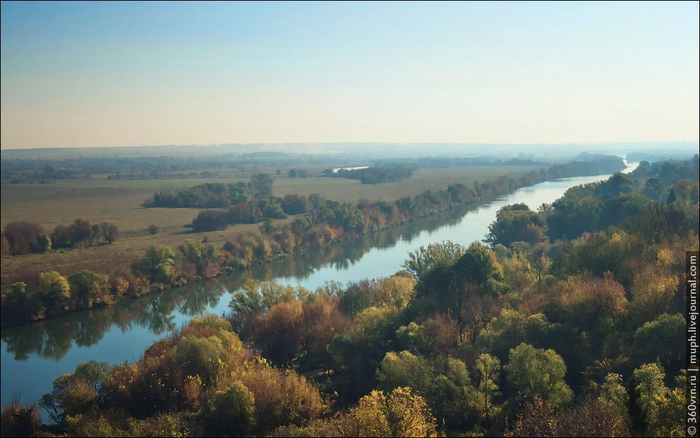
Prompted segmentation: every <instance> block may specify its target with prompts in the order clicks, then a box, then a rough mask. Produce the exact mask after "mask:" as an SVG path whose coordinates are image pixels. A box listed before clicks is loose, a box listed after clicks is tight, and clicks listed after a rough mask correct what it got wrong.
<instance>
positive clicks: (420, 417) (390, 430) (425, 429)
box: [348, 388, 436, 437]
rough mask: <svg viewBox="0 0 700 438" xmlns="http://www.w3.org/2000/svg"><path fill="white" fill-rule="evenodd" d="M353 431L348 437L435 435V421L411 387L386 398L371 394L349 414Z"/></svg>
mask: <svg viewBox="0 0 700 438" xmlns="http://www.w3.org/2000/svg"><path fill="white" fill-rule="evenodd" d="M348 417H349V418H350V421H351V424H352V425H353V426H354V431H353V432H352V433H351V434H350V436H360V437H367V436H376V437H401V436H405V437H427V436H435V434H436V423H435V418H434V417H433V416H432V414H431V413H430V408H429V407H428V404H427V403H426V402H425V400H424V399H423V398H422V397H420V396H418V395H414V394H412V393H411V389H410V388H396V389H395V390H393V391H392V392H391V393H390V394H389V396H386V395H384V393H383V392H382V391H372V392H371V393H370V394H369V395H366V396H364V397H363V398H362V399H360V402H359V403H358V405H357V407H354V408H352V409H351V410H350V413H349V414H348Z"/></svg>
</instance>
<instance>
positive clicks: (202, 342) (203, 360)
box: [175, 336, 224, 383]
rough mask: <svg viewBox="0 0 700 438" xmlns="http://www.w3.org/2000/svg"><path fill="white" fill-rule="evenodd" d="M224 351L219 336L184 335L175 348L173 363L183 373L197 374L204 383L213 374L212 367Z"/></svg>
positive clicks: (207, 381)
mask: <svg viewBox="0 0 700 438" xmlns="http://www.w3.org/2000/svg"><path fill="white" fill-rule="evenodd" d="M223 352H224V346H223V343H222V341H221V339H220V338H218V337H216V336H211V337H208V338H200V337H194V336H185V337H183V338H182V339H180V342H179V343H178V345H177V348H176V350H175V364H176V365H177V366H178V367H180V368H181V369H182V370H183V372H184V373H185V375H189V376H199V377H201V378H202V380H203V381H204V382H205V383H209V379H210V378H211V377H213V375H214V368H215V367H216V364H217V362H218V360H219V358H220V357H221V355H222V353H223Z"/></svg>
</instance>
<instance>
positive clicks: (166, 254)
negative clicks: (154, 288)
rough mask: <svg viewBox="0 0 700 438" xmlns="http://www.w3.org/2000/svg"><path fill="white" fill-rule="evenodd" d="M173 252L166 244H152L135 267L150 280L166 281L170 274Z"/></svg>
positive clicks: (154, 281)
mask: <svg viewBox="0 0 700 438" xmlns="http://www.w3.org/2000/svg"><path fill="white" fill-rule="evenodd" d="M174 258H175V254H173V250H172V249H171V248H170V247H168V246H161V245H153V246H151V247H150V248H148V249H147V250H146V254H145V255H144V257H143V258H141V259H140V260H139V261H138V262H137V265H136V269H137V270H138V271H139V272H141V273H143V274H144V275H146V276H147V277H148V278H149V280H151V282H153V283H156V282H162V281H166V280H167V279H169V278H170V276H171V275H172V269H173V260H174Z"/></svg>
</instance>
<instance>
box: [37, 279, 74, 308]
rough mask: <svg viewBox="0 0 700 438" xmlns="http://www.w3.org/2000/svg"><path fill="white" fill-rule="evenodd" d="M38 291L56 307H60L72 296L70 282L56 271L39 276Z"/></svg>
mask: <svg viewBox="0 0 700 438" xmlns="http://www.w3.org/2000/svg"><path fill="white" fill-rule="evenodd" d="M38 289H39V293H40V294H41V295H42V297H44V299H45V300H47V301H49V303H50V304H52V305H55V306H59V305H60V304H61V303H63V302H65V301H67V300H68V299H69V298H70V296H71V294H70V284H69V283H68V280H67V279H66V277H64V276H62V275H61V274H59V273H58V272H56V271H49V272H44V273H41V274H39V283H38Z"/></svg>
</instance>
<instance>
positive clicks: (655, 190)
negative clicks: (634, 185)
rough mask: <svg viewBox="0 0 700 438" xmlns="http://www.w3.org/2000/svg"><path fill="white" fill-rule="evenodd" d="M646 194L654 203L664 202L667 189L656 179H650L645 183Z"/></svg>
mask: <svg viewBox="0 0 700 438" xmlns="http://www.w3.org/2000/svg"><path fill="white" fill-rule="evenodd" d="M644 194H645V195H646V196H648V197H650V198H651V199H653V200H654V201H662V202H663V196H664V195H665V194H666V187H664V185H663V183H662V182H661V181H659V180H658V179H656V178H649V179H648V180H647V181H646V183H644Z"/></svg>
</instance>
